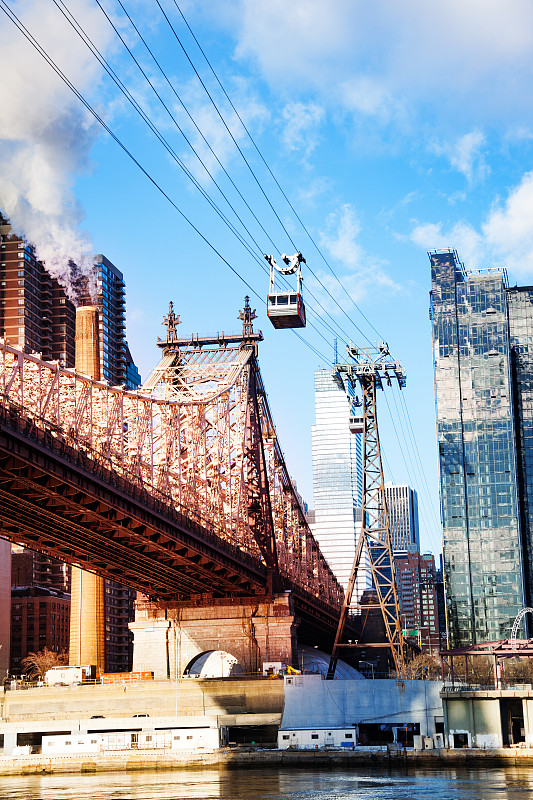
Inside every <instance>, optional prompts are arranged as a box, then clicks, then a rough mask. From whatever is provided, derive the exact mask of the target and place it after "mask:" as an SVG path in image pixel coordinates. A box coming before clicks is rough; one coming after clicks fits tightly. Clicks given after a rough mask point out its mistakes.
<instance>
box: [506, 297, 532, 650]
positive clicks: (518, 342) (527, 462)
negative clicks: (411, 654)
mask: <svg viewBox="0 0 533 800" xmlns="http://www.w3.org/2000/svg"><path fill="white" fill-rule="evenodd" d="M507 306H508V310H509V336H510V342H511V368H512V382H513V388H514V395H513V397H514V419H515V428H516V454H517V476H518V496H519V499H520V502H519V513H520V525H521V529H522V537H523V540H524V545H525V546H524V572H525V575H526V605H527V606H528V607H531V605H533V596H532V589H531V587H533V530H532V523H531V512H532V511H533V287H532V286H524V287H514V288H512V289H507ZM529 623H530V625H531V623H532V620H531V618H529ZM531 627H532V628H533V625H531ZM530 635H532V632H531V631H530Z"/></svg>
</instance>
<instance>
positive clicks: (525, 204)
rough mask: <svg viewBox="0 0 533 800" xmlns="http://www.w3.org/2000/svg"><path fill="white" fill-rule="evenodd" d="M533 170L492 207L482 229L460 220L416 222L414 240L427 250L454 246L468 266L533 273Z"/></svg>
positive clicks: (523, 274)
mask: <svg viewBox="0 0 533 800" xmlns="http://www.w3.org/2000/svg"><path fill="white" fill-rule="evenodd" d="M532 209H533V172H526V174H525V175H524V176H523V178H522V180H521V181H520V183H519V184H518V186H516V187H514V188H513V189H512V190H511V191H510V192H509V195H508V197H507V199H506V200H505V201H504V202H503V203H501V202H500V203H496V204H495V205H494V206H493V208H492V209H491V210H490V211H489V213H488V214H487V216H486V219H485V220H484V222H483V223H482V224H481V225H480V230H479V231H478V230H476V229H475V228H474V227H473V226H472V225H470V224H469V223H466V222H457V223H455V224H454V225H452V226H451V227H450V228H449V229H448V230H443V225H442V223H436V224H435V223H422V224H416V225H415V227H414V228H413V230H412V232H411V240H412V241H413V242H415V244H417V245H419V246H420V247H423V248H425V249H426V250H433V249H439V248H443V247H453V248H454V249H456V250H457V251H458V253H459V256H460V257H461V260H462V261H464V262H465V264H466V266H467V267H471V268H473V269H475V268H478V267H491V266H494V267H506V268H507V270H508V271H509V272H512V273H513V274H515V275H517V276H522V277H523V276H526V275H527V276H530V277H533V214H532V213H531V211H532Z"/></svg>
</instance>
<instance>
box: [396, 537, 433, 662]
mask: <svg viewBox="0 0 533 800" xmlns="http://www.w3.org/2000/svg"><path fill="white" fill-rule="evenodd" d="M394 567H395V570H396V584H397V587H398V600H399V603H400V613H401V617H402V627H403V629H404V630H405V629H407V630H408V631H409V630H411V631H417V633H416V634H414V636H415V637H416V638H415V641H416V642H417V643H418V644H419V645H420V647H421V648H422V650H425V651H426V652H428V653H431V652H436V651H438V649H439V647H440V635H439V617H438V602H437V593H436V589H435V581H436V572H435V557H434V556H433V554H432V553H425V554H424V555H420V553H418V552H409V553H406V554H405V555H403V556H395V558H394ZM408 635H409V634H408Z"/></svg>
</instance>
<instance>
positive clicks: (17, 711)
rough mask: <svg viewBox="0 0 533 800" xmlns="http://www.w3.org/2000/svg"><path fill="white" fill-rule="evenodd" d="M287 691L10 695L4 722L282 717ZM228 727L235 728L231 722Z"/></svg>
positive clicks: (206, 688) (145, 685)
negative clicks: (138, 717) (171, 716)
mask: <svg viewBox="0 0 533 800" xmlns="http://www.w3.org/2000/svg"><path fill="white" fill-rule="evenodd" d="M283 705H284V688H283V681H280V680H260V679H255V680H244V679H243V680H231V681H228V680H217V679H213V680H202V681H197V680H193V679H183V680H179V681H140V682H138V683H131V684H111V685H104V686H100V685H97V686H90V685H83V686H61V687H52V686H50V687H40V688H35V689H27V690H23V691H21V690H17V691H7V692H5V693H4V694H3V695H0V718H1V719H2V720H4V721H8V720H9V721H20V722H24V721H31V722H35V721H36V720H50V719H69V718H70V719H79V718H90V717H91V716H93V715H95V714H98V715H103V716H105V717H131V716H132V715H134V714H140V713H146V712H148V713H149V714H150V716H168V714H170V713H173V714H175V715H176V716H198V715H204V714H217V715H219V716H220V715H227V716H228V717H231V716H232V715H236V714H279V715H280V716H281V713H282V712H283ZM227 724H230V725H231V724H232V723H231V721H230V722H228V723H227Z"/></svg>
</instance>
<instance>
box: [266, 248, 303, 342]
mask: <svg viewBox="0 0 533 800" xmlns="http://www.w3.org/2000/svg"><path fill="white" fill-rule="evenodd" d="M265 258H266V260H267V261H268V263H269V264H270V292H269V294H268V296H267V315H268V318H269V320H270V322H271V323H272V325H273V326H274V328H278V329H279V328H305V323H306V319H305V304H304V301H303V296H302V276H301V270H300V263H301V262H302V261H303V263H304V264H305V259H304V257H303V256H302V254H301V253H295V254H294V255H293V256H291V257H290V258H289V257H288V256H286V255H283V256H282V259H283V261H284V262H285V264H286V265H287V266H286V267H279V266H278V265H277V264H276V261H275V259H274V257H273V256H265ZM275 269H276V270H277V271H278V272H280V273H281V274H282V275H292V274H293V273H295V272H296V281H297V288H296V291H294V290H293V289H291V290H287V291H284V292H280V291H278V292H276V290H275V286H274V270H275Z"/></svg>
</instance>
